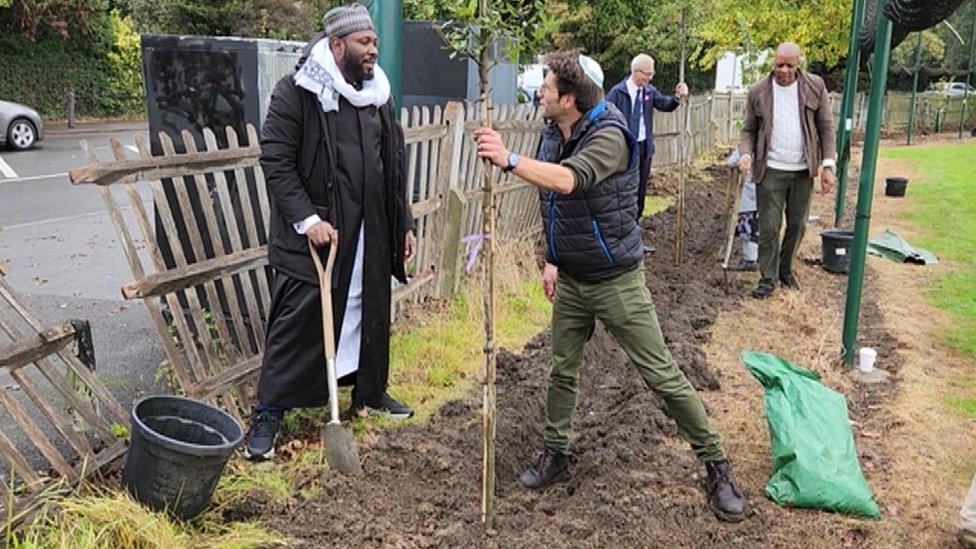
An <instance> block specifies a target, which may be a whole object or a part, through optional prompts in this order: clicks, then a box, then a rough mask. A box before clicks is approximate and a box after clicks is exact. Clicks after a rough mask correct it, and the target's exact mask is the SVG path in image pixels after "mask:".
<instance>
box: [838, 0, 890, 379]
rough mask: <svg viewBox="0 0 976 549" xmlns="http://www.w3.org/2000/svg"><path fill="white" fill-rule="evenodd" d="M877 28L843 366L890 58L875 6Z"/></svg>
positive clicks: (854, 314)
mask: <svg viewBox="0 0 976 549" xmlns="http://www.w3.org/2000/svg"><path fill="white" fill-rule="evenodd" d="M877 17H878V25H877V33H876V34H875V40H874V59H873V61H872V68H871V92H870V99H869V100H868V120H867V126H866V128H865V133H864V157H863V159H862V161H861V178H860V182H859V187H858V193H857V216H856V217H855V220H854V243H853V245H852V249H851V267H850V274H849V275H848V279H847V304H846V307H845V309H844V332H843V349H842V352H843V354H844V362H845V363H847V364H852V363H853V362H854V354H855V348H856V346H857V329H858V322H859V317H860V312H861V291H862V289H863V283H864V262H865V256H866V255H867V247H868V231H869V230H870V225H871V204H872V198H873V197H874V176H875V172H876V168H877V163H878V148H879V145H880V141H881V124H882V115H883V110H884V97H885V91H886V89H887V87H888V61H889V57H890V54H891V21H890V20H889V19H888V18H887V17H885V16H884V13H883V12H882V10H881V6H878V12H877Z"/></svg>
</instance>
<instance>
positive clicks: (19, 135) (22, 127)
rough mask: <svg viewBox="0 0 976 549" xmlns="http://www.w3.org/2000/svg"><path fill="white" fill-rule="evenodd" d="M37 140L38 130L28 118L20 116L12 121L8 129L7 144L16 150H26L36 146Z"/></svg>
mask: <svg viewBox="0 0 976 549" xmlns="http://www.w3.org/2000/svg"><path fill="white" fill-rule="evenodd" d="M35 141H37V130H36V129H35V128H34V124H33V123H32V122H31V121H30V120H27V119H26V118H18V119H16V120H14V121H13V122H11V123H10V128H9V129H7V144H8V145H10V147H11V148H12V149H14V150H18V151H24V150H27V149H29V148H31V147H33V146H34V142H35Z"/></svg>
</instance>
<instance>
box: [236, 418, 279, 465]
mask: <svg viewBox="0 0 976 549" xmlns="http://www.w3.org/2000/svg"><path fill="white" fill-rule="evenodd" d="M280 424H281V418H280V417H278V416H276V415H274V414H271V413H269V412H260V413H255V414H254V415H252V416H251V429H250V430H249V431H248V432H247V438H246V439H245V441H244V459H249V460H251V461H264V460H266V459H271V458H273V457H274V447H275V441H276V440H278V426H279V425H280Z"/></svg>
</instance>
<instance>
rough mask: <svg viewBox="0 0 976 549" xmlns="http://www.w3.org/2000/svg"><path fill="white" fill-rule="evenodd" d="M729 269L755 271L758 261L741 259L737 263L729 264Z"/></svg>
mask: <svg viewBox="0 0 976 549" xmlns="http://www.w3.org/2000/svg"><path fill="white" fill-rule="evenodd" d="M728 268H729V270H730V271H755V270H756V269H758V268H759V263H757V262H755V261H750V260H748V259H743V260H741V261H739V262H738V263H733V264H732V265H729V267H728Z"/></svg>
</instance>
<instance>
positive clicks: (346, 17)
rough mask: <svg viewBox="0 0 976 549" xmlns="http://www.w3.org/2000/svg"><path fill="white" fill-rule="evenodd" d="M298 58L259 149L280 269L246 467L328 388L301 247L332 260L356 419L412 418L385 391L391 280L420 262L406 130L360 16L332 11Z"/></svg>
mask: <svg viewBox="0 0 976 549" xmlns="http://www.w3.org/2000/svg"><path fill="white" fill-rule="evenodd" d="M324 25H325V30H324V31H323V32H322V33H320V34H318V35H317V36H315V37H314V38H313V39H312V40H311V41H310V42H309V44H308V46H306V49H305V55H304V56H303V58H302V59H301V60H300V61H299V67H298V70H297V71H296V72H295V73H294V74H293V75H289V76H286V77H285V78H283V79H282V80H281V81H280V82H278V84H277V86H276V87H275V89H274V92H272V97H271V103H270V106H269V108H268V116H267V119H266V120H265V123H264V127H263V130H262V137H261V167H262V169H263V170H264V175H265V180H266V181H267V185H268V190H269V191H270V195H271V221H270V228H269V237H268V241H269V244H268V259H269V262H270V263H271V266H272V267H273V268H274V283H273V285H272V286H273V287H272V289H271V294H272V295H271V309H270V311H269V315H268V327H267V335H266V338H267V339H266V342H265V351H264V362H263V364H262V370H261V378H260V381H259V383H258V401H259V403H258V405H257V406H256V407H255V408H254V413H253V416H252V419H251V428H250V430H249V432H248V436H247V441H246V444H245V451H244V455H245V457H247V458H248V459H268V458H270V457H272V456H273V455H274V443H275V439H276V437H277V432H278V426H279V423H280V421H281V417H282V415H283V413H284V411H285V410H287V409H289V408H296V407H310V406H323V405H325V404H326V403H327V402H328V399H329V398H330V395H329V394H328V390H327V383H326V373H325V358H324V356H325V355H324V352H323V338H322V320H321V319H322V317H321V305H320V296H319V281H318V276H317V274H316V271H315V267H314V263H313V262H312V259H311V257H310V255H309V241H311V242H312V243H313V244H314V245H315V247H316V251H317V253H319V255H320V257H322V259H323V264H324V262H325V259H326V257H327V255H328V251H329V247H330V246H331V245H332V243H333V242H337V243H338V254H337V258H336V266H335V269H334V271H333V277H332V280H331V281H330V284H331V286H332V296H333V310H332V315H333V319H334V328H335V335H336V340H337V347H338V349H337V354H336V369H337V373H338V375H339V376H340V383H341V384H346V385H349V384H351V385H353V386H354V388H353V403H352V409H351V410H350V412H351V413H353V414H380V415H384V416H387V417H394V418H406V417H410V415H412V413H413V412H412V411H411V410H410V408H408V407H407V406H405V405H403V404H401V403H400V402H397V401H396V400H395V399H394V398H393V397H391V396H390V395H389V393H387V381H388V374H389V367H390V299H391V277H396V278H397V279H398V280H399V281H400V282H403V283H406V272H405V269H404V263H406V262H408V261H410V259H412V257H413V254H414V249H415V247H416V244H415V243H416V241H415V239H414V236H413V232H412V229H413V215H412V214H411V212H410V205H409V200H408V199H407V197H406V190H405V184H404V180H405V172H406V170H405V169H404V167H403V158H404V152H403V147H404V144H403V132H402V129H401V128H400V126H399V124H398V123H397V122H396V120H395V118H394V117H393V112H392V106H391V103H390V87H389V81H388V80H387V79H386V76H385V74H384V73H383V71H382V69H380V67H378V66H377V65H376V59H377V55H378V50H377V45H378V44H377V37H376V32H375V31H374V30H373V24H372V21H371V20H370V18H369V13H368V12H367V11H366V9H365V8H363V7H362V6H358V5H355V6H348V7H338V8H334V9H332V10H330V11H329V12H328V13H327V14H326V15H325V18H324Z"/></svg>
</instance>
